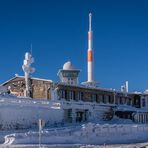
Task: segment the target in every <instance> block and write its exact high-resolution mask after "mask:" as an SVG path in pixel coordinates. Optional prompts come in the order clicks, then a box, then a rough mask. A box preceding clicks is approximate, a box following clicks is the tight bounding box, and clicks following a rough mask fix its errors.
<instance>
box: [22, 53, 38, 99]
mask: <svg viewBox="0 0 148 148" xmlns="http://www.w3.org/2000/svg"><path fill="white" fill-rule="evenodd" d="M32 63H34V58H33V57H32V55H31V54H30V53H29V52H26V54H25V59H24V64H23V66H22V69H23V71H24V74H25V83H26V90H25V92H24V94H25V96H26V97H31V84H30V77H31V74H32V73H34V72H35V68H33V67H31V64H32Z"/></svg>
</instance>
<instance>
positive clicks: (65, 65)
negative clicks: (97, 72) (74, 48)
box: [63, 61, 75, 70]
mask: <svg viewBox="0 0 148 148" xmlns="http://www.w3.org/2000/svg"><path fill="white" fill-rule="evenodd" d="M74 69H75V68H74V66H73V65H72V63H71V62H70V61H68V62H66V63H65V64H64V65H63V70H74Z"/></svg>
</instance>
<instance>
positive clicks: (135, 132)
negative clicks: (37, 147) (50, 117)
mask: <svg viewBox="0 0 148 148" xmlns="http://www.w3.org/2000/svg"><path fill="white" fill-rule="evenodd" d="M41 135H42V136H41V143H42V144H65V143H66V144H95V145H96V144H104V143H106V144H119V143H122V144H123V143H137V142H145V141H147V139H148V125H140V124H139V125H136V124H135V125H132V124H126V125H125V124H104V125H100V124H94V123H88V124H83V125H82V126H76V127H75V126H73V127H67V128H66V127H65V128H52V129H48V130H44V131H42V134H41ZM38 138H39V134H38V132H33V131H30V132H27V133H16V134H11V135H7V136H5V144H37V143H38Z"/></svg>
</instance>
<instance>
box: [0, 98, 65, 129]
mask: <svg viewBox="0 0 148 148" xmlns="http://www.w3.org/2000/svg"><path fill="white" fill-rule="evenodd" d="M63 114H64V112H63V110H62V109H60V104H57V103H56V102H52V101H50V102H49V101H41V100H32V99H29V98H28V99H23V98H22V99H21V98H16V97H14V98H13V97H10V96H9V95H8V96H6V95H4V96H3V95H0V129H1V130H5V129H24V128H32V127H33V128H35V127H37V126H38V120H39V119H43V120H44V121H45V124H46V126H49V125H54V124H55V123H62V121H63Z"/></svg>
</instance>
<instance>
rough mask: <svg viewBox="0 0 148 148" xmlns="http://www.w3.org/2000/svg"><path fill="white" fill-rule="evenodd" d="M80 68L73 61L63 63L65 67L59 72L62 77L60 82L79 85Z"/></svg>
mask: <svg viewBox="0 0 148 148" xmlns="http://www.w3.org/2000/svg"><path fill="white" fill-rule="evenodd" d="M79 73H80V70H79V69H76V68H75V67H74V66H73V64H72V63H71V61H68V62H66V63H65V64H64V65H63V69H60V70H59V72H58V76H59V78H60V82H61V83H64V84H69V85H78V77H79Z"/></svg>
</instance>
